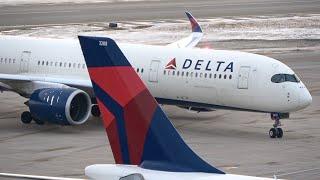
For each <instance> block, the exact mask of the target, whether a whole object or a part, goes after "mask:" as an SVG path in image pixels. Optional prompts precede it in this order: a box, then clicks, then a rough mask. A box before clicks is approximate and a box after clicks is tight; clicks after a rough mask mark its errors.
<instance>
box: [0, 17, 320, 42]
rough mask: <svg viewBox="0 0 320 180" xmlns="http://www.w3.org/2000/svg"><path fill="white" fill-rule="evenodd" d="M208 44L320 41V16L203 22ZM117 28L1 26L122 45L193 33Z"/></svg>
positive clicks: (163, 27)
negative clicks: (97, 38)
mask: <svg viewBox="0 0 320 180" xmlns="http://www.w3.org/2000/svg"><path fill="white" fill-rule="evenodd" d="M199 23H200V24H201V26H202V28H203V31H204V33H205V36H204V41H231V40H320V14H310V15H304V16H298V15H295V16H286V17H273V16H259V17H242V18H215V19H200V20H199ZM118 25H119V27H118V28H117V29H112V28H109V27H108V23H107V22H101V23H86V24H67V25H43V26H30V27H27V26H23V27H0V34H4V35H21V36H33V37H50V38H76V37H77V35H78V34H90V35H108V36H110V37H113V38H115V39H117V40H118V41H122V42H130V43H147V44H165V43H169V42H173V41H176V40H178V39H181V38H183V37H185V36H187V35H189V34H190V25H189V22H188V21H187V20H170V21H169V20H163V21H147V22H120V23H119V24H118Z"/></svg>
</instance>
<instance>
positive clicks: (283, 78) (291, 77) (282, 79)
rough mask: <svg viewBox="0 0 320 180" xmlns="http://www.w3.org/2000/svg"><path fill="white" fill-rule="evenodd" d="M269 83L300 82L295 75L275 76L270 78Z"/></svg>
mask: <svg viewBox="0 0 320 180" xmlns="http://www.w3.org/2000/svg"><path fill="white" fill-rule="evenodd" d="M271 81H272V82H274V83H282V82H300V80H299V78H298V77H297V76H296V75H295V74H275V75H273V76H272V78H271Z"/></svg>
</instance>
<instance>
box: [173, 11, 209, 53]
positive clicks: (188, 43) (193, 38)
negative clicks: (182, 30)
mask: <svg viewBox="0 0 320 180" xmlns="http://www.w3.org/2000/svg"><path fill="white" fill-rule="evenodd" d="M186 15H187V16H188V18H189V21H190V24H191V27H192V33H191V34H190V35H189V36H188V37H186V38H183V39H181V40H179V41H176V42H174V43H171V44H169V45H168V46H169V47H178V48H193V47H195V46H196V45H197V44H198V43H199V42H200V41H201V39H202V37H203V33H202V29H201V27H200V25H199V23H198V22H197V20H196V19H195V18H194V17H193V16H192V14H191V13H189V12H186Z"/></svg>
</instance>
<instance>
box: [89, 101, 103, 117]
mask: <svg viewBox="0 0 320 180" xmlns="http://www.w3.org/2000/svg"><path fill="white" fill-rule="evenodd" d="M91 114H92V116H94V117H100V115H101V112H100V109H99V106H98V105H97V104H95V105H93V106H92V107H91Z"/></svg>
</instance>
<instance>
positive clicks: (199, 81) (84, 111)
mask: <svg viewBox="0 0 320 180" xmlns="http://www.w3.org/2000/svg"><path fill="white" fill-rule="evenodd" d="M187 15H188V17H189V20H190V22H191V25H192V30H193V32H192V34H191V35H190V36H189V37H186V38H184V39H182V40H180V41H178V42H175V43H172V44H169V45H168V46H154V45H139V44H119V46H120V48H121V50H122V51H123V52H124V54H125V55H126V57H128V59H129V61H130V63H131V64H132V66H133V67H134V68H135V70H136V72H137V73H138V74H139V76H140V77H141V79H142V80H143V81H144V83H145V84H146V85H147V87H148V88H149V89H150V91H151V93H152V95H153V96H154V97H155V98H156V99H157V101H158V102H159V103H160V104H172V105H177V106H179V107H182V108H186V109H189V110H195V111H210V110H214V109H231V110H242V111H254V112H264V113H271V117H272V119H273V120H275V123H274V125H273V126H274V127H273V128H271V129H270V131H269V135H270V137H272V138H275V137H279V138H280V137H282V135H283V131H282V129H281V128H279V127H278V126H279V125H280V119H282V118H288V117H289V113H290V112H294V111H297V110H300V109H303V108H305V107H307V106H308V105H310V104H311V102H312V97H311V95H310V93H309V91H308V89H307V88H306V87H305V85H304V84H303V83H302V81H301V80H300V79H299V78H298V76H297V75H296V74H295V73H294V72H293V71H292V69H291V68H289V67H288V66H287V65H285V64H283V63H281V62H280V61H278V60H275V59H273V58H270V57H266V56H262V55H257V54H252V53H245V52H239V51H227V50H212V49H199V48H194V46H195V45H196V44H197V43H198V42H199V41H200V39H201V38H202V30H201V28H200V26H199V25H198V23H197V22H196V21H195V19H194V18H193V17H192V16H191V15H190V14H188V13H187ZM105 78H106V79H107V78H109V77H108V76H106V77H105ZM0 82H1V84H0V86H1V87H2V90H10V91H14V92H17V93H19V94H20V95H21V96H23V97H26V98H28V101H27V102H26V103H25V104H26V105H27V106H28V107H29V109H30V112H29V111H26V112H24V113H22V115H21V119H22V121H23V122H24V123H30V122H31V121H32V119H33V120H34V121H35V122H36V123H38V124H43V123H44V122H45V121H47V122H51V123H56V124H61V125H77V124H82V123H84V122H85V121H87V120H88V118H89V115H90V112H91V113H92V114H93V115H96V116H98V115H99V110H98V108H97V105H96V101H95V98H94V93H93V91H92V84H91V82H90V79H89V75H88V72H87V68H86V65H85V61H84V58H83V55H82V52H81V48H80V45H79V42H78V41H77V40H67V39H45V38H24V37H12V36H2V37H0ZM91 104H94V105H93V106H92V105H91ZM90 109H91V110H90Z"/></svg>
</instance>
